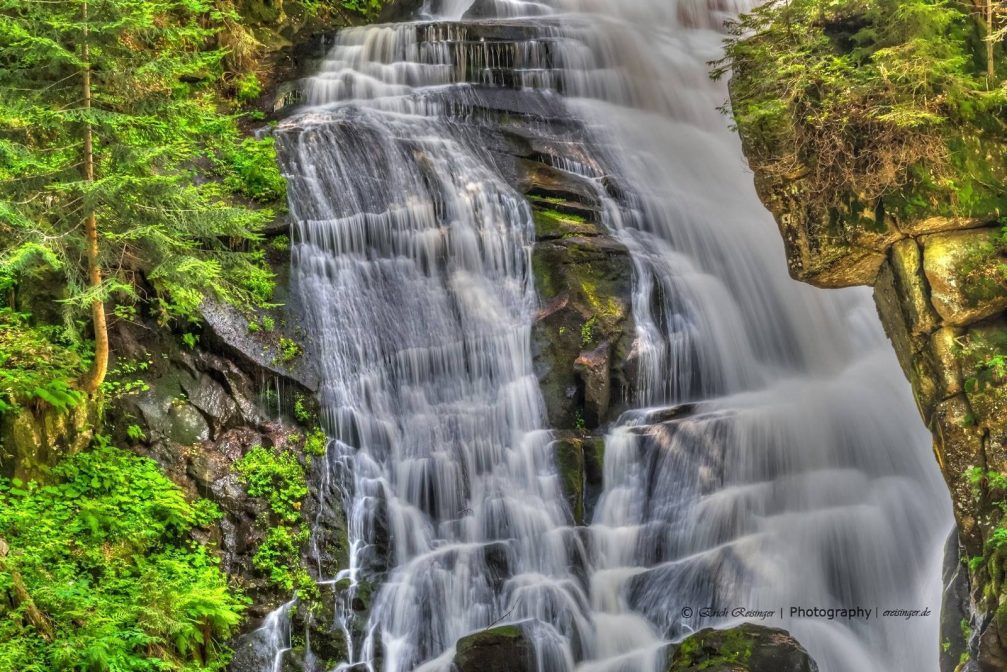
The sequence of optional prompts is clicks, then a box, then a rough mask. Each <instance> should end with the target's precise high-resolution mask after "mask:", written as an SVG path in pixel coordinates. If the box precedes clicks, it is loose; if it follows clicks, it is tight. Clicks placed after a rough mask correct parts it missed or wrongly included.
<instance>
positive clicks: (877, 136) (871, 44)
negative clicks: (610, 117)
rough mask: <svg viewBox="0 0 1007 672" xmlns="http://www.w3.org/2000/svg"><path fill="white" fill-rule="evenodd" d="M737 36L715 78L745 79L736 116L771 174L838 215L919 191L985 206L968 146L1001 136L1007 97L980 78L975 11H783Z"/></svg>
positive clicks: (877, 0) (752, 152)
mask: <svg viewBox="0 0 1007 672" xmlns="http://www.w3.org/2000/svg"><path fill="white" fill-rule="evenodd" d="M732 32H733V35H734V37H733V38H732V39H730V40H729V41H728V45H727V56H726V58H725V59H724V60H722V61H720V62H719V63H718V64H717V65H718V68H717V69H716V70H715V71H714V76H721V75H724V74H726V73H727V72H732V73H733V75H734V78H733V79H732V82H731V111H732V113H733V115H734V119H735V122H736V123H737V125H738V127H739V129H740V130H741V132H742V135H743V137H744V139H745V143H746V147H745V149H746V154H747V155H748V156H749V159H750V160H751V161H752V162H753V164H757V166H758V168H759V170H761V171H763V172H765V173H769V174H772V175H775V176H778V177H783V178H785V179H793V178H795V177H801V178H803V180H804V182H803V188H804V190H805V192H804V193H805V194H806V195H807V196H808V197H817V198H819V199H821V200H823V201H825V202H826V203H833V202H836V201H837V200H839V199H841V198H843V197H844V196H848V195H853V196H856V197H858V198H860V199H862V200H865V201H870V200H872V199H874V198H877V197H880V196H882V195H884V194H887V193H891V192H893V191H896V190H899V189H900V188H902V187H903V186H905V185H906V184H907V183H908V182H910V181H914V180H915V181H917V182H925V183H927V184H928V185H929V186H931V187H940V188H942V189H944V190H950V191H951V192H952V193H953V194H955V195H957V196H960V197H961V198H962V199H963V200H965V201H973V202H974V201H975V198H976V197H975V196H974V195H970V194H969V193H966V192H968V191H969V190H971V189H972V188H974V187H975V188H979V187H980V185H979V184H978V183H975V182H976V181H977V180H978V177H977V176H976V175H974V174H972V173H973V172H974V171H970V170H966V169H964V168H965V167H964V166H962V165H958V164H959V163H960V160H959V159H962V157H964V156H965V155H966V154H967V152H966V151H964V149H963V148H961V147H958V146H957V145H960V144H961V143H962V141H963V138H964V139H968V138H971V137H972V136H976V135H981V129H982V128H983V127H985V126H989V125H990V124H989V122H990V121H992V118H993V117H992V115H991V114H990V112H993V111H995V110H996V109H997V108H998V107H999V106H1001V105H1002V103H1003V91H1002V90H998V89H994V90H992V91H988V90H987V87H986V85H985V82H984V80H983V78H982V77H981V76H980V75H979V73H978V72H977V71H976V60H977V59H976V58H975V55H974V54H973V53H971V52H970V49H969V44H970V40H973V42H972V43H973V44H975V43H977V42H978V41H977V40H974V38H975V37H976V28H975V23H974V22H973V21H972V20H971V17H970V16H969V15H968V12H967V10H965V9H964V8H963V7H961V6H959V5H958V4H954V3H947V2H941V1H939V0H910V1H908V2H906V1H896V0H869V1H866V2H865V1H863V0H836V1H834V2H828V3H825V2H821V1H820V0H791V1H786V2H784V1H783V0H771V1H770V2H767V3H766V4H764V5H762V6H760V7H758V8H757V9H755V10H754V11H752V12H751V13H749V14H746V15H743V16H742V17H741V18H740V19H739V20H738V21H737V22H735V23H733V25H732ZM956 155H957V156H956ZM984 155H985V152H984ZM954 178H957V179H954ZM945 200H946V199H945ZM963 205H965V204H963Z"/></svg>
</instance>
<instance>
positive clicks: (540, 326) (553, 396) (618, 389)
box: [532, 221, 635, 429]
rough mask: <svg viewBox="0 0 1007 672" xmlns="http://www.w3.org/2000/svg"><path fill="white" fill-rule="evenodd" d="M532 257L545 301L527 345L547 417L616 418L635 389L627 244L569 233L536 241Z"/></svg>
mask: <svg viewBox="0 0 1007 672" xmlns="http://www.w3.org/2000/svg"><path fill="white" fill-rule="evenodd" d="M575 225H576V226H584V225H585V223H584V222H579V221H578V222H576V223H575ZM532 261H533V269H534V272H535V282H536V287H537V289H538V292H539V297H540V300H541V301H542V308H541V309H540V311H539V315H538V318H537V320H536V322H535V325H534V326H533V331H532V341H533V344H532V345H533V353H534V355H535V366H536V372H537V374H538V376H539V382H540V385H541V387H542V391H543V396H544V398H545V402H546V410H547V412H548V416H549V421H550V424H551V425H552V426H553V427H556V428H558V429H585V428H586V429H591V428H594V427H597V426H599V425H601V424H603V423H605V422H608V421H611V420H613V419H614V416H615V415H617V414H618V411H619V410H621V409H622V408H623V407H625V405H626V403H627V402H628V398H629V396H630V390H631V389H632V384H631V381H630V377H629V373H628V372H627V371H626V369H625V367H624V364H625V363H626V361H627V355H628V353H629V351H630V349H631V348H632V342H633V339H634V337H635V330H634V328H633V323H632V317H631V316H630V313H629V308H630V305H631V303H632V297H631V291H632V264H631V263H630V261H629V257H628V252H627V250H626V249H625V247H623V246H622V245H620V244H619V243H617V242H616V241H614V240H613V239H611V238H608V237H607V236H603V235H597V236H591V237H586V236H583V235H573V236H570V237H567V238H562V239H558V240H546V241H544V242H539V243H538V244H536V246H535V248H534V250H533V256H532ZM578 362H579V363H578ZM613 362H614V363H617V364H618V365H617V366H613V365H612V363H613Z"/></svg>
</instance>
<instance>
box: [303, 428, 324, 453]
mask: <svg viewBox="0 0 1007 672" xmlns="http://www.w3.org/2000/svg"><path fill="white" fill-rule="evenodd" d="M328 447H329V437H328V436H327V435H326V434H325V430H323V429H322V428H321V427H315V428H314V429H313V430H312V431H311V433H309V434H308V435H307V436H306V437H304V452H305V453H306V454H308V455H318V456H321V455H324V454H325V451H326V450H327V449H328Z"/></svg>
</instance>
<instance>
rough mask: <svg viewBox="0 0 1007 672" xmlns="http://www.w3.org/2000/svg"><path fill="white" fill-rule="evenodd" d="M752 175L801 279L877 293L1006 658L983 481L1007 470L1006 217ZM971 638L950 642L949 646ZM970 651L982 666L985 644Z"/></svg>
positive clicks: (993, 521)
mask: <svg viewBox="0 0 1007 672" xmlns="http://www.w3.org/2000/svg"><path fill="white" fill-rule="evenodd" d="M753 168H754V170H755V174H756V178H755V183H756V188H757V190H758V192H759V196H760V198H761V199H762V201H763V203H764V204H765V205H766V207H767V208H768V209H769V210H770V211H771V212H772V213H773V215H774V217H775V218H776V222H777V224H778V225H779V228H780V232H781V234H782V236H783V240H784V244H785V248H786V252H787V262H788V265H789V269H790V273H791V275H792V276H793V277H794V278H796V279H798V280H802V281H804V282H807V283H810V284H813V285H816V286H818V287H847V286H854V285H869V286H872V287H873V288H874V298H875V303H876V304H877V309H878V315H879V316H880V318H881V322H882V324H883V325H884V328H885V331H886V333H887V334H888V337H889V338H890V340H891V342H892V345H893V347H894V349H895V353H896V355H897V356H898V360H899V363H900V364H901V367H902V369H903V371H904V372H905V374H906V377H907V378H908V380H909V382H910V383H911V385H912V389H913V394H914V397H915V399H916V403H917V406H918V408H919V411H920V415H921V416H922V418H923V421H924V422H925V423H926V425H927V426H928V427H929V428H930V430H931V431H932V433H933V436H934V444H933V449H934V454H935V456H936V459H937V462H938V464H939V465H940V468H941V471H942V472H943V474H944V478H945V480H946V482H947V484H948V488H949V490H950V492H951V498H952V502H953V505H954V514H955V519H956V521H957V524H958V532H959V540H960V543H961V545H962V548H961V557H962V558H963V560H962V562H965V561H967V560H968V559H969V558H977V559H982V560H983V561H982V562H979V561H978V560H977V561H976V562H973V563H972V570H973V576H972V577H971V578H972V581H971V590H972V594H973V597H974V599H975V604H976V605H977V612H976V613H975V614H973V616H972V620H973V621H974V624H975V626H976V627H977V628H978V629H979V631H980V636H979V637H978V638H977V639H976V642H978V649H979V650H985V651H987V652H994V651H997V652H1007V646H1004V643H1007V610H1003V609H1001V608H1000V605H1001V597H1000V592H1001V591H1000V586H1001V584H1002V580H1001V579H999V578H998V575H999V573H1000V572H999V570H994V569H993V568H994V567H998V566H1000V565H1001V564H1002V563H1000V562H998V561H997V559H996V558H995V557H990V555H991V546H990V544H989V541H990V540H991V538H992V536H993V534H994V532H995V530H996V529H997V528H998V526H999V523H1000V519H1001V516H1002V512H1001V511H1000V509H999V507H998V506H996V502H998V501H1000V500H1003V499H1004V493H1003V492H1001V491H997V490H995V489H993V488H991V487H990V486H989V481H988V480H987V479H985V478H983V475H984V474H987V473H990V472H998V473H1007V448H1005V443H1007V422H1005V421H1004V417H1007V416H1005V415H1004V411H1005V408H1007V386H1005V385H1004V384H1005V383H1007V365H1005V361H1004V355H1005V353H1007V316H1005V312H1004V311H1005V309H1007V281H1005V277H1007V276H1005V274H1004V272H1003V268H1002V267H1003V263H1004V255H1005V248H1004V244H1003V239H1002V234H1001V228H1002V225H1001V223H1000V221H999V215H998V213H995V212H990V213H988V214H986V215H983V214H977V215H975V216H973V217H967V218H966V217H955V216H949V215H944V214H937V213H938V212H940V209H939V208H937V207H936V206H935V207H934V208H933V210H932V211H930V210H926V209H920V208H915V209H907V208H906V207H904V205H901V203H904V201H903V200H902V198H901V197H900V201H899V203H894V202H893V203H887V202H886V201H885V200H884V199H879V200H878V202H877V203H874V204H864V203H861V202H859V201H858V200H857V199H856V198H852V197H851V198H850V199H849V202H848V203H847V204H845V205H843V206H833V207H823V206H820V205H816V204H815V202H814V199H812V198H805V197H804V191H803V189H802V182H801V180H800V179H795V180H792V181H784V180H782V179H781V178H770V177H769V176H767V175H765V174H761V173H760V172H759V169H758V166H753ZM910 212H912V213H913V214H907V213H910ZM993 555H996V554H995V553H993ZM962 571H963V572H964V571H965V569H964V567H963V568H962ZM1001 611H1004V612H1005V614H1004V615H1003V616H1001V615H999V613H1000V612H1001ZM954 629H955V630H957V629H959V625H958V624H957V623H956V624H954ZM1000 633H1003V634H1002V635H1001V634H1000ZM961 638H962V637H961V634H960V633H955V632H945V633H944V634H943V635H942V641H952V640H955V641H957V640H960V639H961ZM972 654H973V656H974V657H976V656H979V659H980V660H981V658H982V656H980V653H979V651H977V650H976V647H975V646H973V647H972ZM994 657H997V658H998V660H999V661H1000V662H997V663H993V662H989V661H987V663H985V665H986V666H984V667H982V669H983V670H986V669H989V670H994V669H995V670H1000V669H1007V667H1005V666H1007V657H1004V656H1002V655H1001V654H1000V653H997V654H995V656H994Z"/></svg>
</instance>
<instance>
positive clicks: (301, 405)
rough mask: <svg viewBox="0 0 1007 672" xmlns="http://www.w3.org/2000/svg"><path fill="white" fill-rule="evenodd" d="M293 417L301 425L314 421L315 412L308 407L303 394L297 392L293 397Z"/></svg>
mask: <svg viewBox="0 0 1007 672" xmlns="http://www.w3.org/2000/svg"><path fill="white" fill-rule="evenodd" d="M294 418H295V419H296V420H297V422H299V423H301V424H302V425H307V424H309V423H312V422H314V421H315V414H314V413H313V412H312V411H311V409H309V408H308V404H307V402H306V401H305V399H304V395H301V394H298V395H297V398H296V399H294Z"/></svg>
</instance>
